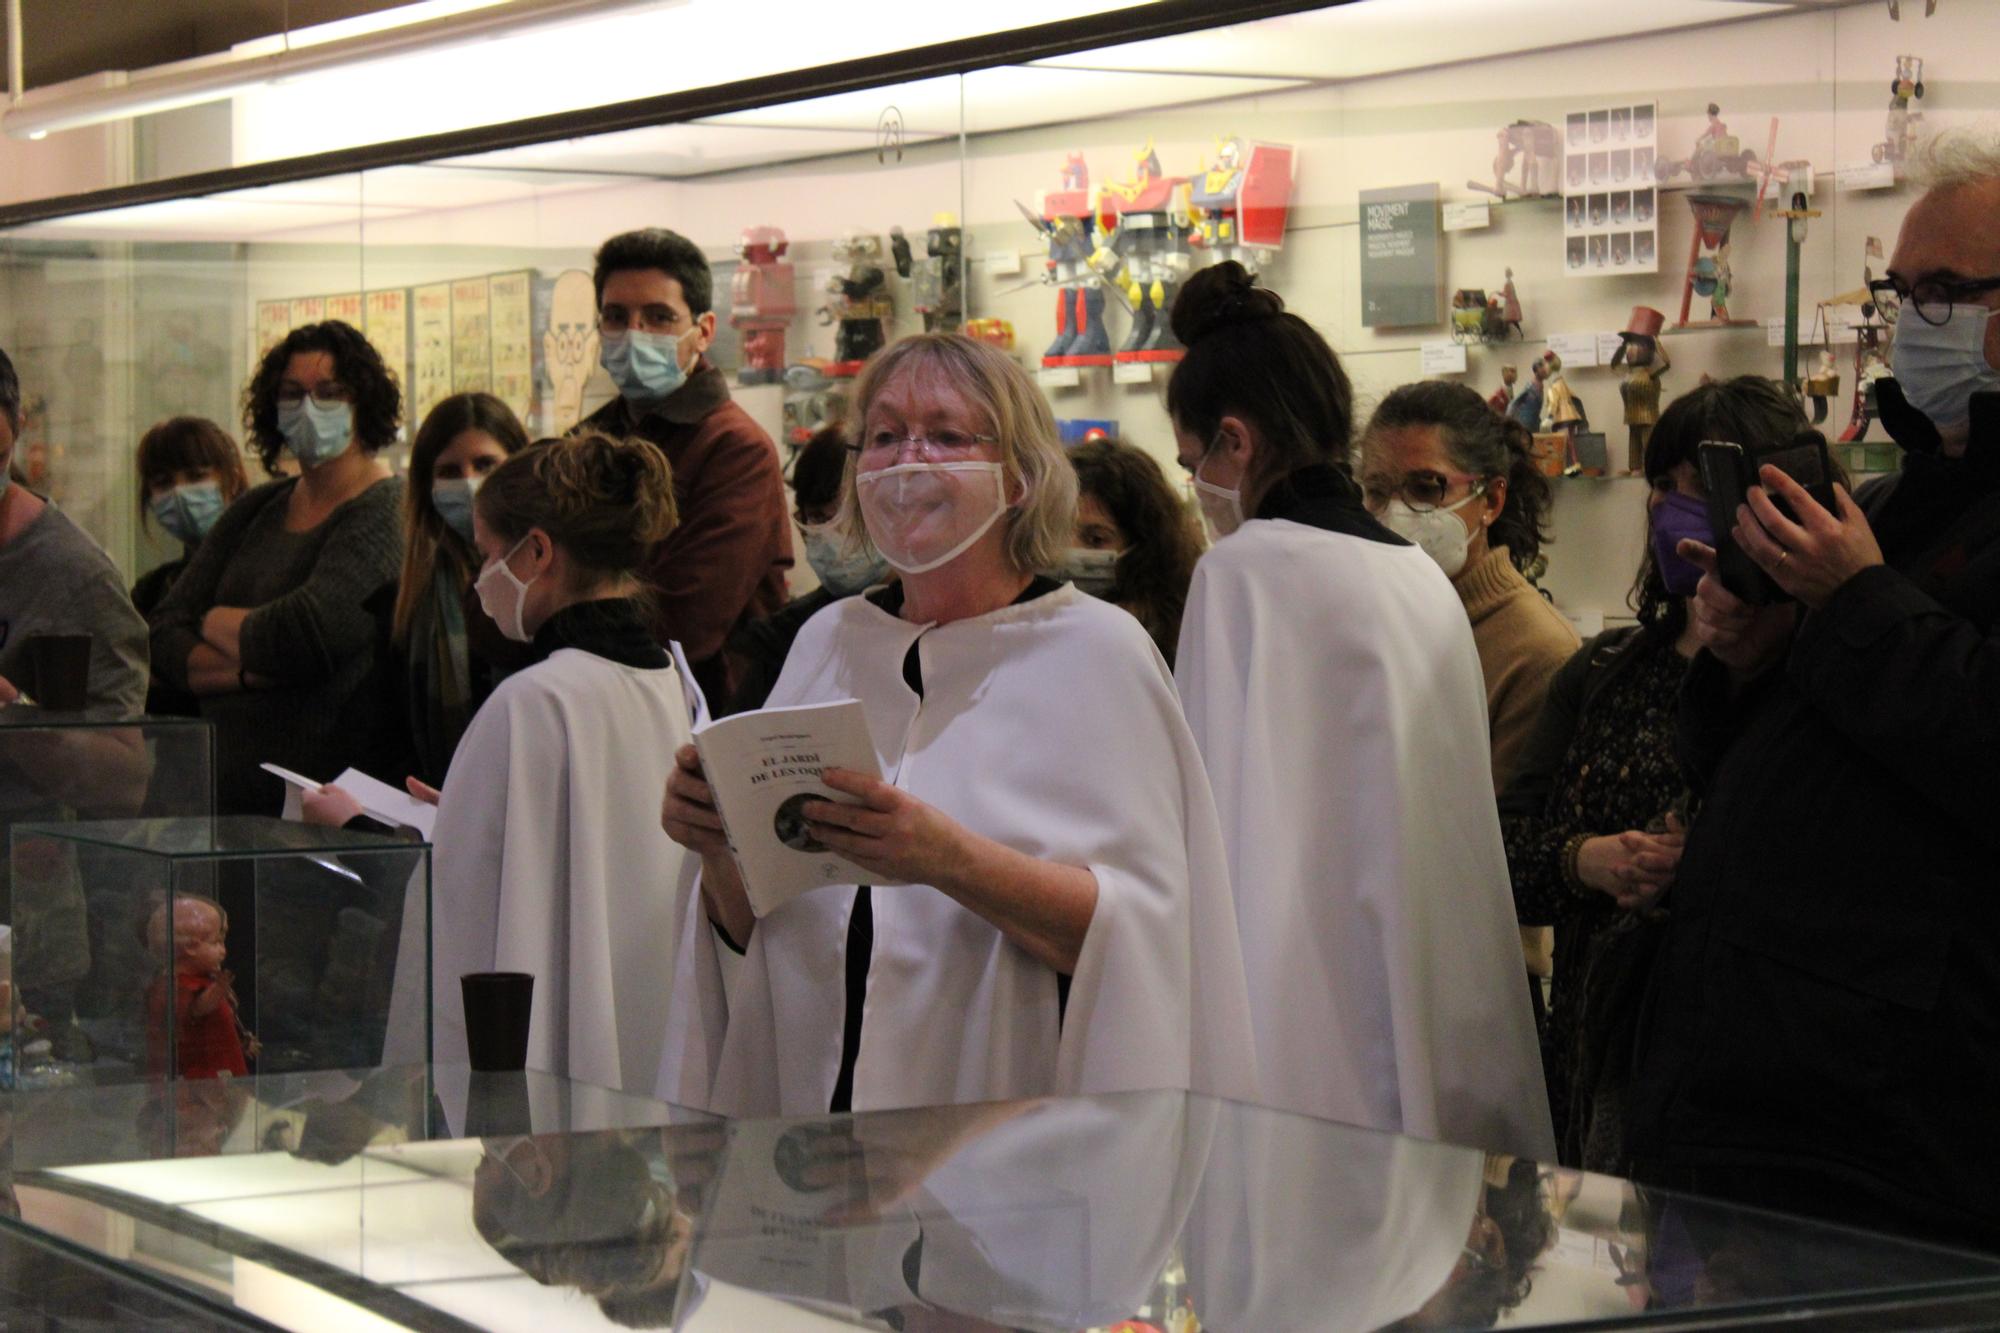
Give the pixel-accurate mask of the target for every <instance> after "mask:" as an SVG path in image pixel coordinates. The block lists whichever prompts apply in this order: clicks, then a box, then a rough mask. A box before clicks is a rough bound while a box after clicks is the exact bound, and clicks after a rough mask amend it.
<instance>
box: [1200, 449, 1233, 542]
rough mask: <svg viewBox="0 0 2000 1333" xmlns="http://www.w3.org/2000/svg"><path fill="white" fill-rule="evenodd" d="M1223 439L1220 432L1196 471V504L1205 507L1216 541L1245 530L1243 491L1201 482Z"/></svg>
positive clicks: (1205, 514)
mask: <svg viewBox="0 0 2000 1333" xmlns="http://www.w3.org/2000/svg"><path fill="white" fill-rule="evenodd" d="M1221 439H1222V433H1221V432H1220V431H1217V432H1216V436H1215V439H1213V440H1210V441H1209V442H1208V448H1207V449H1205V450H1203V451H1202V455H1201V462H1199V463H1197V464H1195V468H1194V493H1195V501H1196V503H1198V504H1199V505H1200V506H1201V516H1202V517H1203V518H1204V519H1206V520H1207V521H1208V530H1209V531H1210V532H1211V533H1213V534H1214V535H1215V536H1216V537H1218V538H1221V537H1227V536H1228V535H1229V534H1230V533H1232V532H1234V531H1236V529H1238V528H1240V527H1242V526H1243V488H1242V487H1241V486H1240V485H1239V486H1218V485H1216V484H1215V483H1214V482H1212V481H1203V480H1202V479H1201V470H1202V469H1203V468H1204V467H1207V466H1208V460H1209V459H1210V458H1211V457H1213V456H1214V454H1215V446H1216V444H1217V443H1218V442H1220V440H1221Z"/></svg>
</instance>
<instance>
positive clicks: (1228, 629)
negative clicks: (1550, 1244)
mask: <svg viewBox="0 0 2000 1333" xmlns="http://www.w3.org/2000/svg"><path fill="white" fill-rule="evenodd" d="M1173 319H1174V333H1175V334H1176V335H1177V336H1178V337H1179V338H1180V339H1181V341H1182V342H1184V343H1185V344H1186V345H1187V348H1188V354H1187V357H1186V359H1185V360H1183V361H1182V362H1181V363H1180V364H1179V365H1178V366H1176V367H1175V368H1174V374H1173V378H1172V380H1170V381H1169V382H1168V386H1167V411H1168V413H1169V415H1170V416H1171V417H1172V419H1173V423H1174V434H1175V437H1176V439H1177V440H1178V442H1179V445H1180V457H1181V463H1182V464H1183V466H1185V467H1186V468H1187V469H1188V470H1189V472H1190V473H1191V474H1192V475H1193V477H1194V484H1195V486H1196V488H1197V490H1198V492H1199V494H1200V498H1201V503H1202V508H1203V510H1204V512H1205V513H1206V514H1207V515H1208V518H1209V522H1210V523H1211V525H1212V526H1213V527H1214V528H1215V530H1216V532H1217V535H1218V538H1219V540H1218V541H1217V542H1216V544H1215V546H1214V547H1213V548H1212V549H1211V550H1210V551H1209V552H1208V554H1207V555H1204V556H1203V557H1202V558H1201V563H1200V564H1198V565H1196V566H1195V572H1194V586H1193V587H1192V589H1191V590H1190V591H1189V594H1188V605H1187V613H1186V615H1185V617H1184V619H1183V620H1182V622H1181V647H1180V654H1179V656H1178V658H1177V668H1176V669H1177V671H1178V673H1179V681H1180V691H1181V698H1182V700H1183V701H1184V703H1185V705H1186V708H1187V717H1188V721H1189V723H1190V724H1191V725H1192V727H1193V729H1194V734H1195V737H1196V738H1197V740H1198V741H1199V742H1200V745H1201V751H1202V754H1203V756H1204V757H1205V758H1206V760H1207V764H1208V773H1209V777H1210V779H1211V780H1212V781H1213V782H1214V784H1215V795H1216V805H1217V808H1218V809H1220V810H1221V811H1222V812H1223V833H1224V837H1225V839H1226V840H1227V843H1228V847H1229V857H1230V863H1231V871H1232V878H1233V882H1234V884H1235V886H1236V915H1237V924H1238V929H1239V930H1240V931H1241V934H1242V940H1243V951H1244V967H1245V971H1246V973H1247V974H1248V977H1249V984H1250V1003H1251V1012H1252V1015H1253V1019H1254V1022H1255V1026H1256V1034H1257V1060H1258V1069H1259V1073H1260V1075H1261V1077H1262V1079H1263V1085H1264V1089H1263V1090H1264V1094H1265V1101H1266V1103H1267V1104H1269V1105H1272V1106H1276V1107H1279V1108H1281V1109H1283V1110H1288V1111H1299V1112H1304V1113H1306V1114H1309V1115H1317V1116H1321V1117H1324V1118H1327V1119H1332V1120H1343V1121H1347V1122H1349V1123H1351V1124H1358V1125H1366V1126H1370V1127H1374V1128H1378V1129H1388V1130H1396V1131H1400V1132H1402V1133H1404V1134H1410V1135H1414V1136H1416V1137H1420V1138H1434V1139H1443V1140H1446V1141H1448V1142H1453V1143H1463V1144H1467V1145H1471V1146H1475V1147H1481V1148H1486V1149H1489V1150H1494V1151H1506V1152H1513V1153H1519V1154H1522V1155H1525V1156H1530V1157H1535V1158H1538V1159H1543V1160H1549V1159H1550V1154H1551V1153H1552V1152H1553V1149H1554V1146H1555V1145H1554V1142H1553V1136H1552V1134H1551V1131H1550V1128H1549V1112H1548V1102H1547V1100H1546V1099H1545V1098H1544V1096H1543V1095H1542V1078H1541V1061H1540V1059H1539V1057H1538V1054H1537V1051H1536V1046H1535V1028H1534V1022H1533V1019H1532V1016H1531V1014H1530V1012H1529V1002H1528V996H1527V994H1526V993H1525V992H1524V990H1523V988H1522V985H1521V946H1520V941H1519V937H1518V936H1517V935H1516V934H1515V930H1514V909H1513V899H1512V895H1511V892H1510V889H1509V883H1508V878H1507V859H1506V855H1505V853H1504V851H1503V850H1502V847H1501V842H1500V822H1499V818H1498V816H1497V815H1496V813H1495V811H1494V805H1493V787H1492V773H1491V766H1490V759H1489V755H1488V747H1487V739H1486V734H1487V733H1486V709H1485V697H1486V695H1485V689H1484V686H1483V685H1482V683H1481V677H1480V673H1479V655H1478V652H1477V651H1476V649H1475V648H1474V647H1473V642H1472V630H1471V627H1470V625H1469V624H1468V623H1467V621H1466V618H1465V612H1464V610H1463V608H1462V607H1461V606H1460V604H1459V600H1458V595H1457V594H1456V593H1454V592H1453V591H1452V588H1451V581H1450V580H1449V579H1447V578H1446V577H1445V576H1444V574H1443V572H1442V571H1441V570H1440V569H1439V568H1438V565H1437V563H1436V562H1435V561H1433V560H1432V559H1430V557H1428V556H1426V555H1425V554H1424V552H1423V551H1422V549H1420V548H1419V547H1417V546H1415V545H1412V544H1411V543H1410V542H1408V541H1405V540H1404V539H1403V538H1401V537H1398V536H1396V535H1395V534H1394V533H1392V532H1390V531H1389V530H1388V529H1387V528H1385V527H1383V526H1382V524H1381V523H1379V522H1377V521H1376V520H1375V519H1374V518H1373V517H1371V516H1370V515H1369V513H1368V510H1367V508H1366V507H1365V505H1364V503H1363V499H1362V492H1361V487H1360V486H1358V485H1357V484H1356V483H1355V481H1354V478H1353V476H1352V475H1351V473H1350V470H1349V469H1350V463H1349V461H1348V437H1349V433H1350V431H1351V429H1352V425H1353V404H1354V399H1353V394H1352V392H1351V390H1350V389H1349V387H1348V382H1347V375H1346V373H1345V372H1344V371H1343V370H1342V369H1341V367H1340V362H1339V360H1338V358H1336V357H1335V356H1334V354H1333V351H1332V349H1331V348H1329V347H1328V346H1327V345H1326V342H1325V340H1324V339H1322V338H1321V337H1320V335H1319V334H1318V333H1317V332H1315V331H1314V330H1313V328H1312V326H1311V325H1309V324H1307V323H1306V322H1305V321H1304V320H1302V319H1300V318H1299V317H1298V316H1297V315H1294V314H1291V313H1288V312H1287V311H1286V310H1285V308H1284V302H1283V301H1282V300H1280V299H1279V298H1278V297H1277V296H1276V294H1274V293H1272V292H1270V291H1267V290H1265V289H1263V288H1260V287H1257V286H1255V285H1254V283H1253V281H1252V279H1251V277H1250V275H1249V274H1248V273H1246V272H1245V271H1244V269H1243V267H1242V266H1241V265H1239V264H1236V263H1233V262H1229V263H1223V264H1219V265H1217V266H1215V267H1214V268H1208V269H1203V270H1202V271H1201V272H1199V273H1197V274H1195V275H1194V276H1193V277H1192V278H1190V279H1189V280H1188V283H1187V285H1186V286H1185V287H1183V288H1182V289H1181V294H1180V299H1179V300H1178V301H1176V302H1175V304H1174V316H1173ZM1246 519H1247V520H1248V521H1247V522H1246V521H1245V520H1246Z"/></svg>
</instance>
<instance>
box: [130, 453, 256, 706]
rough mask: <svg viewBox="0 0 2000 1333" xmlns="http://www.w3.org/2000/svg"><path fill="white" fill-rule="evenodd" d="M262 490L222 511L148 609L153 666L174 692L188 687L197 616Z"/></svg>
mask: <svg viewBox="0 0 2000 1333" xmlns="http://www.w3.org/2000/svg"><path fill="white" fill-rule="evenodd" d="M266 490H267V488H262V487H260V488H259V489H258V490H257V491H252V492H251V493H250V494H248V495H245V496H241V497H239V498H238V499H237V501H236V503H234V504H232V505H230V506H229V508H227V509H225V510H223V511H222V517H221V518H219V519H217V520H216V523H215V530H214V531H212V532H210V533H209V534H208V538H207V540H205V541H203V542H202V544H201V547H200V549H198V550H197V551H196V552H195V553H194V559H192V560H190V561H188V567H187V568H186V569H184V570H182V571H181V576H180V577H179V578H177V579H175V580H174V586H173V587H171V588H169V589H168V590H167V595H166V597H165V598H164V599H163V600H162V601H161V602H160V604H159V605H158V606H156V607H154V608H153V615H152V618H151V621H150V622H149V623H150V628H151V631H152V648H153V670H154V671H155V672H157V673H158V674H159V677H160V679H161V680H164V681H166V682H167V683H168V684H169V685H171V686H173V687H174V688H175V689H177V690H185V689H187V687H188V678H187V661H188V654H189V653H191V652H193V651H194V649H195V645H196V644H198V643H200V642H201V641H202V640H201V618H202V617H203V616H205V615H207V614H208V611H209V608H210V607H212V606H214V605H215V590H216V587H217V585H219V584H220V583H221V582H222V571H223V570H225V569H227V568H228V567H229V561H230V559H231V558H232V557H233V556H234V555H235V554H236V551H237V548H238V547H239V546H240V545H241V544H242V541H243V532H244V530H245V529H246V528H248V527H249V526H250V521H251V519H253V518H255V517H256V516H257V513H258V512H259V511H260V510H261V509H262V508H263V507H264V505H265V504H266V503H267V502H268V500H269V498H270V496H269V494H266V493H262V492H265V491H266Z"/></svg>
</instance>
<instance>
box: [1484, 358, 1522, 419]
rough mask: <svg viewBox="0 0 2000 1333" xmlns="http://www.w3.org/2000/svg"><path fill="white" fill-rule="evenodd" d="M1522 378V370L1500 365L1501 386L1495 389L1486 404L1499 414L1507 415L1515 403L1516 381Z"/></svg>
mask: <svg viewBox="0 0 2000 1333" xmlns="http://www.w3.org/2000/svg"><path fill="white" fill-rule="evenodd" d="M1520 378H1521V372H1520V371H1518V370H1516V369H1514V367H1512V366H1502V367H1500V387H1499V388H1497V389H1495V390H1494V391H1493V395H1492V397H1490V398H1488V399H1487V400H1486V405H1487V406H1488V407H1490V408H1492V409H1493V411H1494V412H1495V413H1496V414H1497V415H1499V416H1503V417H1504V416H1506V415H1507V409H1508V408H1510V407H1512V406H1513V405H1514V381H1516V380H1518V379H1520Z"/></svg>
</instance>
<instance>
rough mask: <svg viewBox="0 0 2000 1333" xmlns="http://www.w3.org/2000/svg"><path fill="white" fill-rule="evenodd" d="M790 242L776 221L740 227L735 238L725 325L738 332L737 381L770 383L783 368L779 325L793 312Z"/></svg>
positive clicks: (796, 309)
mask: <svg viewBox="0 0 2000 1333" xmlns="http://www.w3.org/2000/svg"><path fill="white" fill-rule="evenodd" d="M790 245H791V243H790V242H789V241H787V240H786V239H785V233H784V232H783V231H781V230H779V229H778V228H776V227H745V228H744V229H743V235H742V237H741V239H739V240H738V241H737V243H736V253H737V255H738V257H740V258H741V259H742V261H743V262H742V263H741V264H739V265H738V266H737V269H736V275H735V276H734V277H733V278H731V279H730V282H729V323H730V327H732V328H734V329H736V330H738V331H739V332H740V333H742V335H743V368H742V369H741V370H739V371H737V372H736V380H737V383H739V384H776V383H777V382H778V381H779V380H780V379H782V378H783V377H784V374H785V328H786V326H787V325H789V324H790V323H791V322H792V317H793V316H794V315H796V314H798V313H799V303H798V297H797V295H796V291H795V288H794V285H793V275H792V266H791V264H790V262H788V261H787V260H786V259H785V257H784V256H785V251H786V250H787V249H789V248H790Z"/></svg>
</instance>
